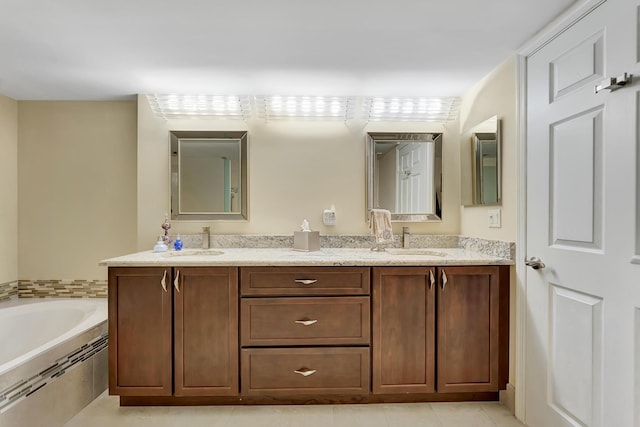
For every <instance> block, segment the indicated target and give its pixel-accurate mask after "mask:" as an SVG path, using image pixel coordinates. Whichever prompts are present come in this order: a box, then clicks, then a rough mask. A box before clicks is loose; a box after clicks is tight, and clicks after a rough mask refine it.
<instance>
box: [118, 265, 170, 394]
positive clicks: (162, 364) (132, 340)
mask: <svg viewBox="0 0 640 427" xmlns="http://www.w3.org/2000/svg"><path fill="white" fill-rule="evenodd" d="M163 283H164V287H163ZM170 286H171V268H163V267H160V268H155V267H127V268H110V269H109V392H110V393H111V394H117V395H120V396H170V395H171V392H172V389H171V378H172V370H171V367H172V357H171V329H172V315H171V313H172V298H171V289H170ZM165 288H166V289H165Z"/></svg>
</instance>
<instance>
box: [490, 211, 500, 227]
mask: <svg viewBox="0 0 640 427" xmlns="http://www.w3.org/2000/svg"><path fill="white" fill-rule="evenodd" d="M487 214H488V216H489V218H488V219H489V224H488V225H489V228H500V227H502V218H501V215H500V209H489V210H488V211H487Z"/></svg>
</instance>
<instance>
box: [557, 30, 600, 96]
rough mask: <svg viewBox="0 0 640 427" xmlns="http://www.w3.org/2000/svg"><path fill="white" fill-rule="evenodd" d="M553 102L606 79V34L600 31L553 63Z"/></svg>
mask: <svg viewBox="0 0 640 427" xmlns="http://www.w3.org/2000/svg"><path fill="white" fill-rule="evenodd" d="M550 65H551V81H550V87H551V91H550V94H551V97H550V100H551V102H553V101H555V100H556V99H558V98H560V97H562V96H564V95H567V94H569V93H571V92H573V91H574V90H577V89H580V88H583V87H585V86H591V85H593V84H595V83H596V82H599V81H601V80H602V79H604V32H603V31H598V32H597V33H596V34H595V35H594V36H592V37H590V38H588V39H587V40H585V41H584V42H582V43H580V44H578V45H576V46H573V47H572V48H571V49H569V50H568V51H567V52H565V53H563V54H561V55H560V56H559V57H558V58H557V59H554V60H553V61H551V64H550Z"/></svg>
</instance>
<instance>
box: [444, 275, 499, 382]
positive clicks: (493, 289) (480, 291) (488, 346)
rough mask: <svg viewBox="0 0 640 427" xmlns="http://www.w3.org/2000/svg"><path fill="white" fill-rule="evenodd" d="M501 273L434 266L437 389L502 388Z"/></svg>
mask: <svg viewBox="0 0 640 427" xmlns="http://www.w3.org/2000/svg"><path fill="white" fill-rule="evenodd" d="M505 271H506V270H504V269H503V270H502V273H503V275H504V272H505ZM500 274H501V269H500V268H499V267H449V268H439V269H438V283H439V284H440V285H439V287H438V310H437V312H438V317H437V330H438V333H437V339H438V359H437V366H438V376H437V379H438V387H437V389H438V392H445V393H455V392H473V391H476V392H482V391H497V390H499V389H500V388H504V386H505V384H504V383H503V382H502V381H501V376H500V370H501V365H500V361H501V360H502V361H504V360H505V359H506V356H505V355H504V354H501V352H500V349H501V346H500V339H501V334H503V333H504V330H502V331H501V329H500V328H501V323H502V325H503V326H504V323H506V316H505V315H506V313H505V312H504V311H501V310H504V308H503V305H502V304H501V301H502V302H504V301H506V300H508V293H506V294H505V293H504V292H502V294H501V289H502V290H506V286H504V285H503V286H502V288H501V287H500V279H501V277H500ZM501 316H502V318H501ZM501 320H502V322H501ZM504 348H506V347H504ZM471 354H472V355H473V357H469V355H471Z"/></svg>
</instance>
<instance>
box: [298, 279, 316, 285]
mask: <svg viewBox="0 0 640 427" xmlns="http://www.w3.org/2000/svg"><path fill="white" fill-rule="evenodd" d="M295 282H296V283H300V284H303V285H313V284H314V283H316V282H317V280H316V279H296V280H295Z"/></svg>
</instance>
